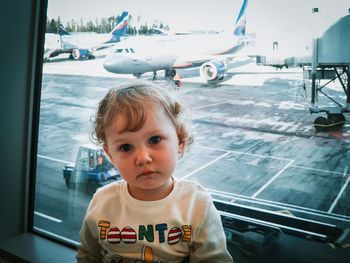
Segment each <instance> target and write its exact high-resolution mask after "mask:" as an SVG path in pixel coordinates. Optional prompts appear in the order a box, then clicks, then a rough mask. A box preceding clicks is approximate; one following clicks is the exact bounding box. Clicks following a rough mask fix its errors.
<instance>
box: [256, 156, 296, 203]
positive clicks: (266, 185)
mask: <svg viewBox="0 0 350 263" xmlns="http://www.w3.org/2000/svg"><path fill="white" fill-rule="evenodd" d="M292 163H294V160H291V161H290V162H289V163H288V164H287V165H286V166H285V167H284V168H283V169H282V170H280V171H279V172H278V173H277V174H276V175H275V176H273V177H272V178H271V179H270V180H269V181H268V182H267V183H266V184H264V185H263V186H262V187H261V188H260V189H259V190H258V191H256V192H255V194H253V195H252V198H255V197H256V196H257V195H258V194H260V193H261V192H262V191H264V190H265V188H266V187H268V186H269V185H270V184H271V183H272V182H273V181H274V180H275V179H276V178H277V177H278V176H280V175H281V174H282V173H283V172H284V171H285V170H286V169H287V168H288V167H289V166H291V165H292Z"/></svg>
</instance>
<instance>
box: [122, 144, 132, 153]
mask: <svg viewBox="0 0 350 263" xmlns="http://www.w3.org/2000/svg"><path fill="white" fill-rule="evenodd" d="M119 149H120V150H121V151H122V152H128V151H130V150H131V149H132V146H131V145H130V144H123V145H121V146H120V147H119Z"/></svg>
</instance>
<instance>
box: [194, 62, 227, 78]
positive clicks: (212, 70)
mask: <svg viewBox="0 0 350 263" xmlns="http://www.w3.org/2000/svg"><path fill="white" fill-rule="evenodd" d="M225 72H226V63H225V62H224V61H222V60H216V61H210V62H206V63H204V64H203V65H202V66H201V67H200V69H199V73H200V75H201V76H202V77H203V78H205V79H206V80H207V81H208V82H211V81H220V80H223V79H224V78H225Z"/></svg>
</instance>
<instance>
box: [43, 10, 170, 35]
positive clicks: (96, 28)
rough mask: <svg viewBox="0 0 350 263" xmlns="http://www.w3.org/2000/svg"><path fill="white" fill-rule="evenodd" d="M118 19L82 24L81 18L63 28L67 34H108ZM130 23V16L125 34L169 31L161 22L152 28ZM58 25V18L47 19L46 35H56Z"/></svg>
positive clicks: (117, 17) (112, 18) (71, 21)
mask: <svg viewBox="0 0 350 263" xmlns="http://www.w3.org/2000/svg"><path fill="white" fill-rule="evenodd" d="M119 17H120V16H119V15H118V16H111V17H108V18H101V19H100V20H98V19H97V18H96V19H95V21H92V20H89V21H87V22H84V20H83V19H82V18H81V19H80V20H79V21H76V20H74V19H72V20H70V21H68V22H67V23H66V25H63V26H64V27H65V29H66V30H67V31H68V32H96V33H109V32H110V31H112V29H113V27H114V26H115V22H116V21H118V19H119ZM132 21H133V19H132V17H131V16H130V18H129V26H128V31H127V34H129V35H136V34H140V35H148V34H154V33H157V32H156V31H157V30H158V29H160V30H169V26H168V25H164V24H163V23H162V22H160V23H159V24H153V25H152V26H148V25H147V23H145V24H141V25H139V26H138V27H136V26H134V25H133V23H132ZM60 24H62V22H61V19H60V17H58V18H57V19H54V18H51V19H50V18H48V19H47V20H46V33H54V34H57V33H58V29H59V26H60Z"/></svg>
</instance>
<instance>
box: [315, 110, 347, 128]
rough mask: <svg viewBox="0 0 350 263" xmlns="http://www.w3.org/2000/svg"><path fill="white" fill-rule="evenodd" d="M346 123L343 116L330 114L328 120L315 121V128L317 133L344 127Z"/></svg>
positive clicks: (321, 118) (318, 119) (323, 118)
mask: <svg viewBox="0 0 350 263" xmlns="http://www.w3.org/2000/svg"><path fill="white" fill-rule="evenodd" d="M345 121H346V119H345V116H344V115H343V114H328V115H327V118H325V117H317V118H316V119H315V121H314V127H315V129H316V130H317V131H327V130H330V129H336V128H340V127H343V125H344V124H345Z"/></svg>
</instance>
